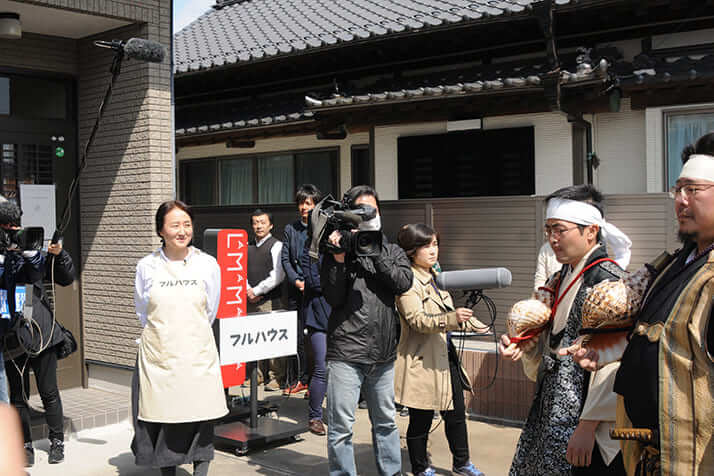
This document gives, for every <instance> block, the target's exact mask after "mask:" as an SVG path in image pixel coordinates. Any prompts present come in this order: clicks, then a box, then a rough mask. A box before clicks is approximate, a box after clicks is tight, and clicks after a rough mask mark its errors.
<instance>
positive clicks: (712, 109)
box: [662, 105, 714, 192]
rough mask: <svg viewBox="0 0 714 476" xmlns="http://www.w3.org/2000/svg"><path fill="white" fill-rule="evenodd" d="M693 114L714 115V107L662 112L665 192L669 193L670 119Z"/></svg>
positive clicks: (678, 108) (672, 109) (673, 109)
mask: <svg viewBox="0 0 714 476" xmlns="http://www.w3.org/2000/svg"><path fill="white" fill-rule="evenodd" d="M693 114H713V115H714V106H712V105H705V106H696V107H673V108H667V109H663V110H662V139H663V140H662V147H663V148H662V183H663V186H664V190H663V191H664V192H667V191H669V188H670V186H671V185H669V156H668V154H669V118H670V117H672V116H687V115H693Z"/></svg>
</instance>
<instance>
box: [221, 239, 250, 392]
mask: <svg viewBox="0 0 714 476" xmlns="http://www.w3.org/2000/svg"><path fill="white" fill-rule="evenodd" d="M217 240H218V243H217V250H216V260H217V261H218V265H219V266H220V267H221V300H220V304H219V306H218V314H217V315H216V318H218V319H229V318H236V317H241V316H245V315H246V299H247V298H246V282H247V280H248V278H247V273H248V234H247V233H246V232H245V230H221V231H219V232H218V238H217ZM221 375H222V377H223V387H224V388H228V387H233V386H235V385H240V384H242V383H243V382H244V381H245V364H237V365H236V364H231V365H223V366H221Z"/></svg>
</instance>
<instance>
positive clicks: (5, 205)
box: [0, 195, 22, 226]
mask: <svg viewBox="0 0 714 476" xmlns="http://www.w3.org/2000/svg"><path fill="white" fill-rule="evenodd" d="M20 217H22V211H20V207H18V206H17V204H16V203H15V202H13V201H11V200H8V199H7V198H5V197H3V196H2V195H0V225H11V226H20Z"/></svg>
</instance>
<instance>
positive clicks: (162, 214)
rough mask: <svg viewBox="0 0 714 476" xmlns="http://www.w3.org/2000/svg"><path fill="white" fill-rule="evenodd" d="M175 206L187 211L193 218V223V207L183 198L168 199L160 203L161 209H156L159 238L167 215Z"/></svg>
mask: <svg viewBox="0 0 714 476" xmlns="http://www.w3.org/2000/svg"><path fill="white" fill-rule="evenodd" d="M174 208H178V209H180V210H183V211H184V212H186V214H187V215H188V216H189V217H190V218H191V223H193V212H192V211H191V207H189V206H188V205H186V204H185V203H184V202H182V201H181V200H167V201H165V202H164V203H162V204H161V205H159V209H158V210H156V234H157V235H159V238H161V233H160V232H161V229H162V228H163V227H164V220H165V219H166V215H167V214H168V213H169V212H170V211H171V210H173V209H174Z"/></svg>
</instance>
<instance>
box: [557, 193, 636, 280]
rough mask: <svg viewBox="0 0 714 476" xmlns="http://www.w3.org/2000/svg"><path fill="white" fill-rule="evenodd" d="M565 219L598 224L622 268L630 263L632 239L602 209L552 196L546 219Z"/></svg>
mask: <svg viewBox="0 0 714 476" xmlns="http://www.w3.org/2000/svg"><path fill="white" fill-rule="evenodd" d="M551 218H552V219H554V220H565V221H569V222H571V223H576V224H578V225H598V226H599V227H600V231H601V232H602V237H603V239H604V240H605V243H606V244H607V246H608V247H609V248H610V250H611V251H612V253H613V255H614V257H613V259H614V260H615V261H616V262H617V264H619V265H620V267H621V268H622V269H626V268H627V265H629V264H630V257H631V255H632V253H631V252H630V248H631V247H632V241H631V240H630V239H629V238H628V237H627V235H626V234H624V233H623V232H622V231H620V229H619V228H617V227H616V226H615V225H613V224H612V223H608V222H607V221H605V219H604V218H603V216H602V214H601V213H600V210H598V209H597V208H596V207H594V206H593V205H591V204H589V203H587V202H580V201H578V200H567V199H563V198H551V199H550V200H548V208H547V210H546V219H551Z"/></svg>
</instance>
